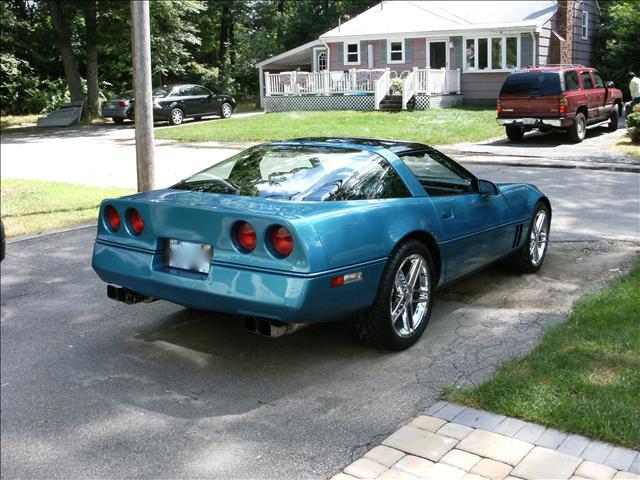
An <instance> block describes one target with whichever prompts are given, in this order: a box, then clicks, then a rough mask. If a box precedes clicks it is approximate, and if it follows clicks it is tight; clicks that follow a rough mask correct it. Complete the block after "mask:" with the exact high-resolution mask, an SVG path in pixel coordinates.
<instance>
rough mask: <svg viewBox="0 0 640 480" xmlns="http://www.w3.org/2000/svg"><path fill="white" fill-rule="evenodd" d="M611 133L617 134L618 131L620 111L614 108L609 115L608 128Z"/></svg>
mask: <svg viewBox="0 0 640 480" xmlns="http://www.w3.org/2000/svg"><path fill="white" fill-rule="evenodd" d="M607 128H608V130H609V131H610V132H615V131H616V130H618V109H617V108H612V109H611V112H610V113H609V127H607Z"/></svg>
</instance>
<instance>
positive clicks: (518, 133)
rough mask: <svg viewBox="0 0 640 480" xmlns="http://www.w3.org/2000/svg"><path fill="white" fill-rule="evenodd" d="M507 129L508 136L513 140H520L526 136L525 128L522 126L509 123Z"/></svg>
mask: <svg viewBox="0 0 640 480" xmlns="http://www.w3.org/2000/svg"><path fill="white" fill-rule="evenodd" d="M505 130H506V131H507V138H508V139H509V140H511V141H512V142H520V141H522V139H523V138H524V130H523V129H521V128H520V127H513V126H511V125H508V126H507V127H505Z"/></svg>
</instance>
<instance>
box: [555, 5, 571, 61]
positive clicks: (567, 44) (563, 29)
mask: <svg viewBox="0 0 640 480" xmlns="http://www.w3.org/2000/svg"><path fill="white" fill-rule="evenodd" d="M574 17H575V0H559V1H558V23H557V26H556V31H557V32H558V34H559V35H561V36H562V37H563V38H564V42H562V41H561V42H559V43H560V45H559V46H560V52H559V53H560V55H559V56H560V58H559V60H560V62H559V63H573V22H574Z"/></svg>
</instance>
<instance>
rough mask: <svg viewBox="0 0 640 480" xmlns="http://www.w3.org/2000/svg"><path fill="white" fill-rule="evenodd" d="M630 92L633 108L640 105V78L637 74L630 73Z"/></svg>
mask: <svg viewBox="0 0 640 480" xmlns="http://www.w3.org/2000/svg"><path fill="white" fill-rule="evenodd" d="M628 77H629V91H630V92H631V108H633V107H634V105H638V104H639V103H640V78H638V77H636V74H635V73H633V72H629V74H628Z"/></svg>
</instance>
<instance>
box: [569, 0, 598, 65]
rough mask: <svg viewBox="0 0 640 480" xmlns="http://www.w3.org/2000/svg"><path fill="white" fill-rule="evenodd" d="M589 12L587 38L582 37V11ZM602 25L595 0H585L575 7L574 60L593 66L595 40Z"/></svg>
mask: <svg viewBox="0 0 640 480" xmlns="http://www.w3.org/2000/svg"><path fill="white" fill-rule="evenodd" d="M583 11H586V12H589V25H588V26H589V28H588V35H587V39H586V40H583V39H582V12H583ZM599 26H600V12H599V10H598V6H597V5H596V2H595V1H594V0H583V1H582V2H581V3H580V4H578V6H577V8H575V9H574V20H573V61H574V62H575V63H579V64H582V65H587V66H591V63H592V60H593V41H594V39H595V35H596V33H597V31H598V28H599Z"/></svg>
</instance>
